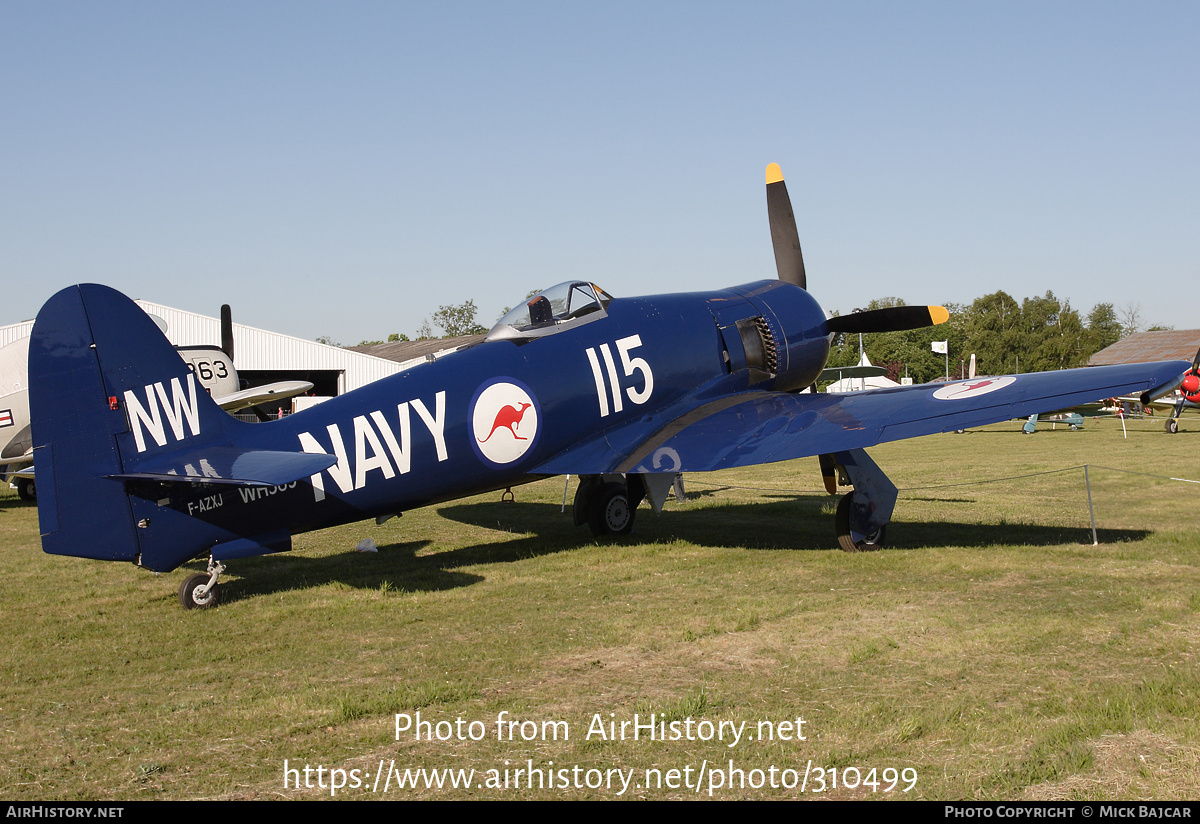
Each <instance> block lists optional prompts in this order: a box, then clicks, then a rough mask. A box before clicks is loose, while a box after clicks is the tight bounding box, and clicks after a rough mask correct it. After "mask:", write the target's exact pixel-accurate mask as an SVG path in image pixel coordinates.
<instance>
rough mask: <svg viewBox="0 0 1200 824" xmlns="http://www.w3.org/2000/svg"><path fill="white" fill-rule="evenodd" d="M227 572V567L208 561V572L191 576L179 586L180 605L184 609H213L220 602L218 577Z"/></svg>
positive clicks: (210, 559)
mask: <svg viewBox="0 0 1200 824" xmlns="http://www.w3.org/2000/svg"><path fill="white" fill-rule="evenodd" d="M224 571H225V565H224V564H222V563H219V562H217V561H214V560H213V559H212V558H209V559H208V572H197V573H196V574H195V575H189V576H188V577H187V578H185V579H184V580H183V583H182V584H180V585H179V605H180V606H182V607H183V608H184V609H211V608H212V607H215V606H216V605H217V602H218V601H219V600H220V591H219V590H218V589H217V577H218V576H219V575H220V574H221V573H222V572H224Z"/></svg>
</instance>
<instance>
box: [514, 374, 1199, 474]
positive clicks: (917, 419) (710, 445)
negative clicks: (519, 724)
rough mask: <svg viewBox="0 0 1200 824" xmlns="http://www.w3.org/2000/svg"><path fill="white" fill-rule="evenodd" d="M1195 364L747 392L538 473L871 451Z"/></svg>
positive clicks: (1109, 393)
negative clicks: (835, 390)
mask: <svg viewBox="0 0 1200 824" xmlns="http://www.w3.org/2000/svg"><path fill="white" fill-rule="evenodd" d="M1190 367H1191V364H1189V363H1187V362H1186V361H1167V362H1162V363H1142V364H1123V365H1120V366H1102V367H1091V368H1085V369H1068V370H1063V371H1060V372H1037V373H1031V374H1025V375H1008V376H1004V377H990V378H977V379H973V380H965V381H955V382H953V383H944V384H919V385H916V386H898V387H894V388H889V389H876V390H871V391H866V392H855V393H851V394H845V395H842V394H837V395H831V394H809V393H803V394H790V393H785V392H746V393H741V394H738V395H734V396H732V397H726V398H722V399H720V400H717V401H711V402H709V403H698V404H696V405H694V406H693V407H692V408H690V409H685V410H683V411H682V412H681V414H678V415H677V416H676V417H674V418H673V419H672V420H670V421H669V422H667V423H665V425H660V426H659V427H658V428H657V429H656V431H653V432H651V433H646V432H645V431H644V429H643V432H642V433H640V435H639V433H637V429H636V428H638V427H643V428H644V427H645V422H644V420H635V421H631V422H628V423H626V424H624V425H623V426H621V427H617V428H616V430H609V431H607V432H604V433H602V434H601V435H599V436H597V437H596V438H593V439H591V440H589V441H586V442H584V443H582V444H579V445H577V446H576V447H573V448H571V449H569V450H567V451H565V452H563V453H561V454H559V455H557V456H555V457H554V458H551V459H550V460H549V461H546V462H545V463H543V464H542V465H541V466H539V467H537V468H536V469H535V470H534V471H535V472H536V473H538V474H553V475H565V474H572V475H587V474H600V473H606V472H709V471H713V470H717V469H729V468H732V467H739V466H751V465H754V464H760V463H771V462H774V461H786V460H791V459H793V458H803V457H807V456H812V455H820V454H824V453H830V452H840V451H843V450H848V449H862V448H866V447H870V446H874V445H875V444H879V443H885V442H887V441H897V440H902V439H904V438H915V437H917V436H920V435H930V434H934V433H937V432H951V431H954V430H957V429H965V428H968V427H974V426H982V425H984V424H989V423H997V422H999V421H1006V420H1011V419H1013V418H1019V417H1027V416H1029V415H1032V414H1034V413H1038V412H1045V411H1047V410H1051V409H1061V408H1063V407H1067V406H1071V405H1072V404H1078V403H1086V402H1089V401H1094V400H1096V399H1097V398H1110V397H1115V396H1118V395H1124V394H1129V393H1135V392H1146V391H1151V390H1153V389H1156V388H1158V387H1162V386H1164V385H1166V384H1169V383H1170V382H1171V381H1173V380H1176V379H1179V378H1180V377H1181V376H1182V375H1183V373H1184V372H1186V371H1187V370H1188V369H1189V368H1190ZM631 445H632V446H631Z"/></svg>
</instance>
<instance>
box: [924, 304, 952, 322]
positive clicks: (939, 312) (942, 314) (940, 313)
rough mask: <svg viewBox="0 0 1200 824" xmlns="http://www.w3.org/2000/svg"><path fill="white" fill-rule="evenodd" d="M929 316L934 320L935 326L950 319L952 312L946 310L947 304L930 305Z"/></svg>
mask: <svg viewBox="0 0 1200 824" xmlns="http://www.w3.org/2000/svg"><path fill="white" fill-rule="evenodd" d="M929 318H930V320H932V321H933V324H934V326H936V325H937V324H939V323H945V322H946V321H948V320H950V313H949V312H947V311H946V307H945V306H930V307H929Z"/></svg>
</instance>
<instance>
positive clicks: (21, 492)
mask: <svg viewBox="0 0 1200 824" xmlns="http://www.w3.org/2000/svg"><path fill="white" fill-rule="evenodd" d="M17 497H18V498H20V499H21V500H22V501H29V502H30V503H33V502H34V501H36V500H37V487H36V486H35V485H34V481H33V480H32V479H31V478H17Z"/></svg>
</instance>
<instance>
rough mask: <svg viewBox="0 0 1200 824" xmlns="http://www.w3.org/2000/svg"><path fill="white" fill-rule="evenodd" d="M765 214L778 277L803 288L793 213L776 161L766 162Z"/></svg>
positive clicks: (798, 236) (802, 261)
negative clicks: (773, 248)
mask: <svg viewBox="0 0 1200 824" xmlns="http://www.w3.org/2000/svg"><path fill="white" fill-rule="evenodd" d="M767 217H768V218H769V219H770V221H771V245H772V246H774V247H775V268H776V269H777V270H778V272H779V279H780V280H782V281H783V282H785V283H791V284H794V285H796V286H799V287H800V288H801V289H807V288H808V280H807V279H806V278H805V276H804V255H802V254H801V253H800V234H799V233H798V232H797V231H796V216H795V215H794V214H793V213H792V200H791V198H789V197H788V191H787V184H786V183H784V182H783V170H782V169H780V168H779V164H778V163H771V164H769V165H768V166H767Z"/></svg>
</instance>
